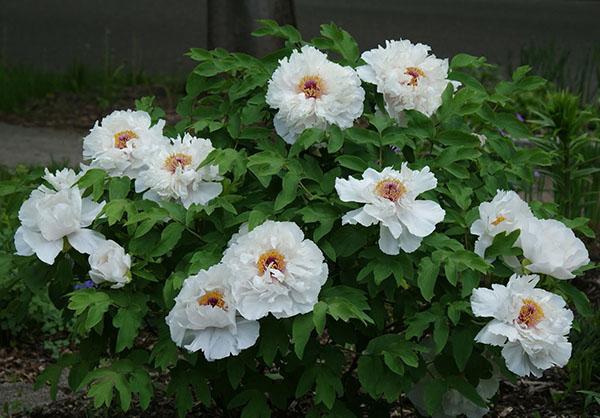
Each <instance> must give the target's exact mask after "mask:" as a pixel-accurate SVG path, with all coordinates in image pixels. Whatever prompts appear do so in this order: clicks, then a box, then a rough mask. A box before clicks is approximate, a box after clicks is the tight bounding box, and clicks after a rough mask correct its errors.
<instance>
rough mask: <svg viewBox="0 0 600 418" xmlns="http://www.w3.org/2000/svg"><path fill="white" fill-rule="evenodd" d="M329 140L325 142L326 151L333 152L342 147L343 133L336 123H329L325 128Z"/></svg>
mask: <svg viewBox="0 0 600 418" xmlns="http://www.w3.org/2000/svg"><path fill="white" fill-rule="evenodd" d="M327 134H328V138H329V141H328V142H327V152H328V153H330V154H334V153H336V152H338V151H339V150H340V149H342V146H343V145H344V134H343V132H342V130H341V129H340V128H339V127H338V126H337V125H331V126H330V127H329V128H327Z"/></svg>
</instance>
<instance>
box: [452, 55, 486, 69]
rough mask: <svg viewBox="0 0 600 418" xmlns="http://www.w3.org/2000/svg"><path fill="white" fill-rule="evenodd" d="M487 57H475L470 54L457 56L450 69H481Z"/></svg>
mask: <svg viewBox="0 0 600 418" xmlns="http://www.w3.org/2000/svg"><path fill="white" fill-rule="evenodd" d="M485 62H486V59H485V57H475V56H473V55H469V54H456V55H455V56H454V57H452V60H451V61H450V68H452V69H455V68H464V67H474V68H477V67H481V66H483V65H485Z"/></svg>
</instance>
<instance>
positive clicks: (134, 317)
mask: <svg viewBox="0 0 600 418" xmlns="http://www.w3.org/2000/svg"><path fill="white" fill-rule="evenodd" d="M145 314H146V306H145V305H144V306H143V307H142V306H139V305H131V306H128V307H126V308H119V310H118V311H117V314H116V315H115V316H114V318H113V325H114V326H115V328H117V329H118V330H119V332H118V334H117V342H116V345H115V351H116V352H117V353H119V352H121V351H123V350H124V349H125V348H131V347H133V342H134V340H135V337H137V334H138V330H139V328H140V326H141V325H142V320H143V319H144V315H145Z"/></svg>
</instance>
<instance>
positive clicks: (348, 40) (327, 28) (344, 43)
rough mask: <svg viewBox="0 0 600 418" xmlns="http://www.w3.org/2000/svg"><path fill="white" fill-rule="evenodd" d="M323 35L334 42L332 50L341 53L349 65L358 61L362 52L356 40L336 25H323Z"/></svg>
mask: <svg viewBox="0 0 600 418" xmlns="http://www.w3.org/2000/svg"><path fill="white" fill-rule="evenodd" d="M321 35H323V37H324V38H326V39H329V40H331V41H332V45H331V49H333V50H335V51H337V52H339V53H340V55H341V56H342V57H343V58H344V60H346V62H348V63H350V64H351V63H354V62H356V61H357V60H358V57H359V55H360V51H359V49H358V44H357V43H356V41H355V40H354V38H353V37H352V36H351V35H350V34H349V33H348V32H346V31H345V30H343V29H341V28H339V27H338V26H336V25H335V24H334V23H329V24H324V25H321Z"/></svg>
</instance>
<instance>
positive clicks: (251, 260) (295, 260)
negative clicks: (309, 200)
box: [222, 221, 328, 319]
mask: <svg viewBox="0 0 600 418" xmlns="http://www.w3.org/2000/svg"><path fill="white" fill-rule="evenodd" d="M222 262H223V264H226V265H227V266H228V267H229V268H230V269H231V271H232V276H231V277H232V282H231V291H232V293H233V298H234V300H235V302H236V305H237V308H238V311H240V313H241V314H242V316H243V317H244V318H246V319H260V318H262V317H264V316H266V315H267V314H268V313H269V312H271V313H272V314H273V315H274V316H275V317H276V318H288V317H291V316H294V315H298V314H304V313H307V312H310V311H311V310H312V309H313V306H314V305H315V304H316V303H317V298H318V296H319V292H320V290H321V286H323V284H324V283H325V281H327V275H328V268H327V263H325V261H324V257H323V253H322V252H321V250H320V249H319V247H317V245H316V244H315V243H314V242H312V241H311V240H309V239H304V233H303V232H302V230H301V229H300V228H299V227H298V225H296V224H295V223H293V222H274V221H267V222H265V223H263V224H262V225H260V226H257V227H256V228H255V229H253V230H252V231H250V232H246V230H244V227H242V229H241V230H240V233H239V234H237V235H236V236H234V237H233V238H232V240H231V241H230V246H229V248H228V249H227V250H226V251H225V254H224V256H223V261H222Z"/></svg>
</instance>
